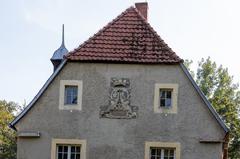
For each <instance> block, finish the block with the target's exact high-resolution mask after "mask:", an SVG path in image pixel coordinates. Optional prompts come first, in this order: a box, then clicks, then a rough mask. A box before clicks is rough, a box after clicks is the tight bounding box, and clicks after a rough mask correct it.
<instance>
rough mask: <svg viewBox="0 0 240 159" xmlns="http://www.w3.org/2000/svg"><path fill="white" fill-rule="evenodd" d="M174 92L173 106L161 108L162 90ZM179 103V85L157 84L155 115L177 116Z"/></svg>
mask: <svg viewBox="0 0 240 159" xmlns="http://www.w3.org/2000/svg"><path fill="white" fill-rule="evenodd" d="M164 89H166V90H172V93H171V106H160V98H161V97H160V90H164ZM177 101H178V84H173V83H156V84H155V89H154V101H153V103H154V112H155V113H166V114H167V113H169V114H177V108H178V107H177Z"/></svg>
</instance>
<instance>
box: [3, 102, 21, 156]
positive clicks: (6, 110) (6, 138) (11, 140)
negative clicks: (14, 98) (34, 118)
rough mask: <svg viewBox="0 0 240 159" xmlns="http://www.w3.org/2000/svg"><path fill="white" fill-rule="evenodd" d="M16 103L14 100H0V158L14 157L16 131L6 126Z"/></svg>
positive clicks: (16, 106)
mask: <svg viewBox="0 0 240 159" xmlns="http://www.w3.org/2000/svg"><path fill="white" fill-rule="evenodd" d="M17 108H18V105H17V104H16V103H14V102H6V101H5V100H0V148H1V151H0V158H4V159H15V158H16V149H17V145H16V133H15V132H14V131H13V130H11V129H10V128H9V127H8V124H9V123H10V122H11V121H12V120H13V118H14V113H15V112H16V111H17Z"/></svg>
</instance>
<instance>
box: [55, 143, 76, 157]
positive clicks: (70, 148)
mask: <svg viewBox="0 0 240 159" xmlns="http://www.w3.org/2000/svg"><path fill="white" fill-rule="evenodd" d="M60 146H61V147H62V151H59V147H60ZM64 147H67V152H65V151H64ZM72 147H74V149H75V151H74V152H72ZM76 147H79V152H76ZM59 154H62V155H64V154H67V159H71V158H72V155H73V154H74V156H75V158H76V155H79V159H81V145H76V144H74V145H72V144H71V145H69V144H68V145H66V144H57V145H56V158H58V156H59Z"/></svg>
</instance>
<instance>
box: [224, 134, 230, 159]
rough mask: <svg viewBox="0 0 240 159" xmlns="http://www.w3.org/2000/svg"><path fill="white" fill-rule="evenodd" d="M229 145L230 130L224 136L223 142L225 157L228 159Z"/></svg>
mask: <svg viewBox="0 0 240 159" xmlns="http://www.w3.org/2000/svg"><path fill="white" fill-rule="evenodd" d="M228 145H229V132H227V134H226V135H225V137H224V143H223V159H228Z"/></svg>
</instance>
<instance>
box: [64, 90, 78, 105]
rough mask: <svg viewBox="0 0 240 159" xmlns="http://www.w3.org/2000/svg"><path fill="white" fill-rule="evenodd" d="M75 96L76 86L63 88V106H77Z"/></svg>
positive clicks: (76, 93)
mask: <svg viewBox="0 0 240 159" xmlns="http://www.w3.org/2000/svg"><path fill="white" fill-rule="evenodd" d="M77 95H78V87H77V86H65V92H64V104H77Z"/></svg>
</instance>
